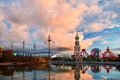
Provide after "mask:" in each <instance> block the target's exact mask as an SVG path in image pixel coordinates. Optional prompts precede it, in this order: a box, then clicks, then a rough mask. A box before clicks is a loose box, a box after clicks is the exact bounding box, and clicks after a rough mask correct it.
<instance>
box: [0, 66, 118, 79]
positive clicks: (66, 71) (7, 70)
mask: <svg viewBox="0 0 120 80" xmlns="http://www.w3.org/2000/svg"><path fill="white" fill-rule="evenodd" d="M113 67H114V66H110V65H85V64H82V65H81V64H76V65H74V66H73V65H72V66H65V65H48V64H38V65H19V66H17V65H14V66H13V65H12V66H0V80H80V79H89V78H91V79H92V78H94V77H92V76H94V75H93V74H90V73H89V72H93V73H96V74H100V73H102V72H103V70H106V72H107V73H112V72H113V70H114V69H115V70H114V71H115V72H117V73H118V74H116V76H117V75H120V72H119V71H120V66H116V68H113ZM111 69H112V70H111ZM115 72H114V73H115ZM102 74H103V73H102ZM102 74H100V75H99V76H101V77H102V76H104V75H102ZM104 74H106V73H104ZM90 76H91V77H90ZM85 77H86V78H85ZM118 77H119V76H118ZM94 79H95V78H94ZM102 79H103V78H102ZM117 79H120V78H117Z"/></svg>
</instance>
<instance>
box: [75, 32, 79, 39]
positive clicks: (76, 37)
mask: <svg viewBox="0 0 120 80" xmlns="http://www.w3.org/2000/svg"><path fill="white" fill-rule="evenodd" d="M75 40H79V36H78V31H76V36H75Z"/></svg>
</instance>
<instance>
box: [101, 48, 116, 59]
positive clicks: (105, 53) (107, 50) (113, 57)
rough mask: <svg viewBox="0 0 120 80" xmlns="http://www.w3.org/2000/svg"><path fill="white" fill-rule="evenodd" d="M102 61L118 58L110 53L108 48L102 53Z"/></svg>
mask: <svg viewBox="0 0 120 80" xmlns="http://www.w3.org/2000/svg"><path fill="white" fill-rule="evenodd" d="M101 58H102V59H104V60H109V59H116V58H118V56H117V55H116V54H114V53H113V52H111V51H110V49H109V47H107V49H106V51H105V52H104V53H102V57H101Z"/></svg>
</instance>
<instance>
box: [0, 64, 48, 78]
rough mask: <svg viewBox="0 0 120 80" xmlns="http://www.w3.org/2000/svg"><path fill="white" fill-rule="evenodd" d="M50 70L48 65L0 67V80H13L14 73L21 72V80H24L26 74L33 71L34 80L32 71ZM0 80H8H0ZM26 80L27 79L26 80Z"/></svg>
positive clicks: (34, 74)
mask: <svg viewBox="0 0 120 80" xmlns="http://www.w3.org/2000/svg"><path fill="white" fill-rule="evenodd" d="M48 69H50V66H49V65H48V64H36V65H7V66H0V75H2V78H4V77H11V80H14V75H15V74H14V72H18V73H20V72H22V76H21V78H22V80H26V77H27V76H28V75H26V73H27V72H32V71H33V79H34V80H37V79H36V73H35V72H34V71H36V70H42V71H43V70H45V71H46V70H48ZM0 80H8V79H0ZM27 80H28V79H27Z"/></svg>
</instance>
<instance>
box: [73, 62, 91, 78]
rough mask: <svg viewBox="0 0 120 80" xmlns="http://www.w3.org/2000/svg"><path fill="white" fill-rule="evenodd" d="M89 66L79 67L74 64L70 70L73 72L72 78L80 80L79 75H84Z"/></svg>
mask: <svg viewBox="0 0 120 80" xmlns="http://www.w3.org/2000/svg"><path fill="white" fill-rule="evenodd" d="M88 68H89V66H88V65H80V64H76V65H75V66H74V67H73V68H72V69H73V70H74V78H75V80H80V79H81V76H80V75H81V73H80V72H82V74H85V72H86V71H87V70H88Z"/></svg>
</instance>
